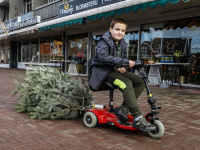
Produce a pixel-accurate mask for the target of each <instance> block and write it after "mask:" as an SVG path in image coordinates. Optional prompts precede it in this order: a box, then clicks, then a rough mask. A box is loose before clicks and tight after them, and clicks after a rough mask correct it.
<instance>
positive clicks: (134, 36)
mask: <svg viewBox="0 0 200 150" xmlns="http://www.w3.org/2000/svg"><path fill="white" fill-rule="evenodd" d="M138 38H139V33H138V32H128V33H126V34H125V35H124V39H125V41H126V43H127V44H128V45H127V55H128V59H129V60H136V59H137V47H138Z"/></svg>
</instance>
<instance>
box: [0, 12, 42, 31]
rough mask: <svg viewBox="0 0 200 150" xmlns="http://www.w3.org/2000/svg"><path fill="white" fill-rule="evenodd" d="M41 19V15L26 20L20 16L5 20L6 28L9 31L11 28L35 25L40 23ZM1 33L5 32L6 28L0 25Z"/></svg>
mask: <svg viewBox="0 0 200 150" xmlns="http://www.w3.org/2000/svg"><path fill="white" fill-rule="evenodd" d="M40 21H41V17H40V16H35V17H32V18H30V19H27V20H24V21H21V16H18V17H15V18H13V19H10V20H7V21H5V22H4V26H5V27H6V30H7V31H8V32H9V31H11V30H15V29H18V28H23V27H26V26H30V25H33V24H36V23H40ZM1 33H4V30H3V28H1V26H0V34H1Z"/></svg>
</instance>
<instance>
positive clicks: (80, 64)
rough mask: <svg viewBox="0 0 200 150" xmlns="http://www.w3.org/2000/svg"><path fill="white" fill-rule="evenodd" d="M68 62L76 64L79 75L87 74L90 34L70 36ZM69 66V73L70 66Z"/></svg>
mask: <svg viewBox="0 0 200 150" xmlns="http://www.w3.org/2000/svg"><path fill="white" fill-rule="evenodd" d="M68 39H69V40H68V51H67V60H68V61H69V62H73V63H75V64H76V70H77V73H78V74H86V65H87V51H88V34H81V35H70V36H69V37H68ZM66 66H67V71H68V70H69V69H70V65H69V64H68V65H66Z"/></svg>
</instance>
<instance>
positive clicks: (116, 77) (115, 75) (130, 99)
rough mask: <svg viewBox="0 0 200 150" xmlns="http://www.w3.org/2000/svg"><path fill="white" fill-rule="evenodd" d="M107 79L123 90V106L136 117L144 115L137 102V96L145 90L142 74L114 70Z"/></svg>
mask: <svg viewBox="0 0 200 150" xmlns="http://www.w3.org/2000/svg"><path fill="white" fill-rule="evenodd" d="M106 81H107V82H109V83H110V84H113V85H114V86H117V87H118V88H119V89H120V90H121V91H122V93H123V98H124V102H123V104H122V107H124V108H128V109H129V111H130V113H131V115H132V116H133V117H134V118H136V117H138V116H141V115H142V113H141V111H140V108H139V107H138V104H137V98H138V97H139V96H140V94H141V93H142V91H143V90H144V88H145V84H144V81H143V79H142V78H141V77H140V76H138V75H136V74H134V73H132V72H128V71H126V72H125V73H123V74H121V73H119V72H118V71H115V70H113V71H112V72H111V73H109V75H108V77H107V78H106Z"/></svg>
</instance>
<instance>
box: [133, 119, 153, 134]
mask: <svg viewBox="0 0 200 150" xmlns="http://www.w3.org/2000/svg"><path fill="white" fill-rule="evenodd" d="M132 126H133V127H134V128H136V129H139V130H141V131H144V132H149V131H154V130H155V129H156V126H154V125H153V124H151V123H150V122H148V121H147V120H146V119H145V118H143V117H142V118H140V119H138V120H137V121H134V120H133V125H132Z"/></svg>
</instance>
